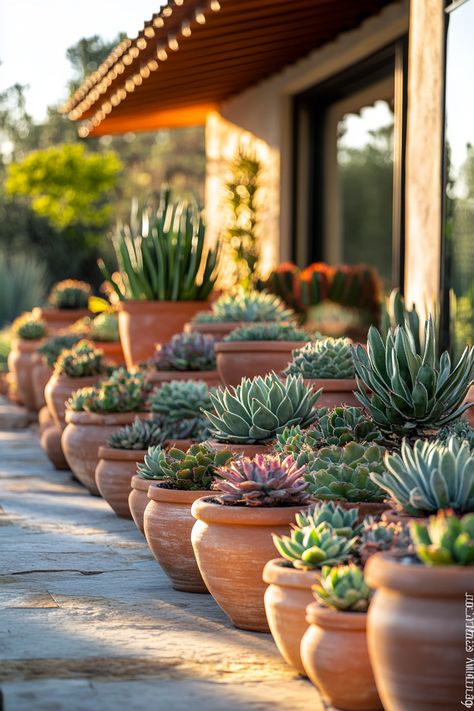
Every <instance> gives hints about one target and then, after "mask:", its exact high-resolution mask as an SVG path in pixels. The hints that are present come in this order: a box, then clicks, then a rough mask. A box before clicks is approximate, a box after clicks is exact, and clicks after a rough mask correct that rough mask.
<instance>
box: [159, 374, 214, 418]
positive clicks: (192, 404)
mask: <svg viewBox="0 0 474 711" xmlns="http://www.w3.org/2000/svg"><path fill="white" fill-rule="evenodd" d="M150 407H151V410H152V412H154V413H156V414H157V415H159V416H160V417H161V419H162V420H163V421H165V422H180V421H181V420H191V419H195V418H200V417H201V416H202V412H203V410H206V409H209V408H211V407H212V403H211V393H210V390H209V388H208V386H207V384H206V383H205V382H204V381H203V380H172V381H170V382H169V383H163V385H160V386H159V387H158V388H155V389H154V390H153V392H152V394H151V395H150Z"/></svg>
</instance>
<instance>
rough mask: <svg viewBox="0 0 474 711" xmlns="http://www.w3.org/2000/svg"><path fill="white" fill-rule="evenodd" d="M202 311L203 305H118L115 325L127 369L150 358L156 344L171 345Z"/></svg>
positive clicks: (167, 303)
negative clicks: (117, 322)
mask: <svg viewBox="0 0 474 711" xmlns="http://www.w3.org/2000/svg"><path fill="white" fill-rule="evenodd" d="M205 307H206V302H205V301H145V300H143V301H121V302H120V303H119V305H118V312H119V313H118V321H119V332H120V341H121V343H122V348H123V352H124V355H125V362H126V364H127V367H128V368H131V367H132V366H134V365H138V364H139V363H143V362H144V361H146V360H148V359H149V358H151V357H152V356H153V355H154V353H155V350H156V344H157V343H158V344H159V343H166V342H167V341H170V340H171V339H172V337H173V336H174V335H175V334H176V333H180V332H181V331H182V330H183V326H184V324H185V323H186V322H187V321H189V320H190V319H191V318H192V317H193V316H194V315H195V314H196V313H197V312H198V311H202V309H203V308H205Z"/></svg>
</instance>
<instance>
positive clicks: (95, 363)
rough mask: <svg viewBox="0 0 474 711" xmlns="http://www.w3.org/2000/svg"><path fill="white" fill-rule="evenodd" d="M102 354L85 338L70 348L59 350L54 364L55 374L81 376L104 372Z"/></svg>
mask: <svg viewBox="0 0 474 711" xmlns="http://www.w3.org/2000/svg"><path fill="white" fill-rule="evenodd" d="M103 358H104V354H103V353H102V351H101V350H98V349H97V348H95V347H94V346H93V345H92V343H90V342H89V341H86V340H82V341H79V342H78V343H76V344H74V345H73V346H72V347H71V348H70V349H68V350H63V351H61V354H60V355H59V357H58V359H57V360H56V362H55V365H54V372H55V373H56V375H67V376H69V377H70V378H83V377H86V376H90V375H101V374H104V373H105V367H104V363H103Z"/></svg>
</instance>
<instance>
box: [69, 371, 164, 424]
mask: <svg viewBox="0 0 474 711" xmlns="http://www.w3.org/2000/svg"><path fill="white" fill-rule="evenodd" d="M150 388H151V385H150V383H148V381H147V380H145V378H144V376H143V375H142V374H141V373H130V372H128V371H127V370H126V369H125V368H117V369H116V370H114V372H113V373H112V374H111V375H110V377H109V378H107V379H106V380H103V381H102V382H101V383H100V384H99V385H98V386H97V387H95V388H81V389H80V390H79V391H76V392H75V393H73V395H72V397H71V398H70V399H69V400H68V402H67V403H66V407H67V408H68V409H71V410H75V411H83V412H96V413H101V414H105V413H108V412H114V413H115V412H143V411H146V410H147V409H148V394H149V392H150Z"/></svg>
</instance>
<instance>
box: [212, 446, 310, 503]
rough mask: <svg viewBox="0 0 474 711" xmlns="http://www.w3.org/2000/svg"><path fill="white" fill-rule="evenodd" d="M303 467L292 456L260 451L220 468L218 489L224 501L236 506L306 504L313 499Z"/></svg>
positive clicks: (217, 497) (216, 485)
mask: <svg viewBox="0 0 474 711" xmlns="http://www.w3.org/2000/svg"><path fill="white" fill-rule="evenodd" d="M303 471H304V470H303V469H302V468H299V467H298V466H297V465H296V463H295V462H294V461H293V458H292V457H285V459H282V458H281V457H279V456H278V455H276V456H274V455H271V454H257V455H256V456H255V457H254V458H253V459H250V458H249V457H242V458H240V459H236V460H235V461H233V462H231V463H230V464H228V465H227V466H225V467H221V468H220V469H218V471H217V474H218V478H217V479H216V481H215V484H214V487H213V488H214V490H215V491H217V492H219V493H218V495H217V496H216V499H217V500H218V501H219V503H221V504H230V505H232V506H239V505H242V506H304V505H305V504H306V503H307V502H308V499H309V496H308V493H307V492H306V489H307V488H308V485H307V484H306V482H305V481H304V479H303V476H302V474H303Z"/></svg>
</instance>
